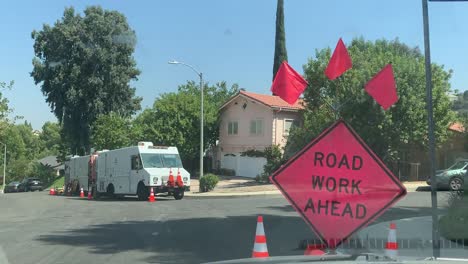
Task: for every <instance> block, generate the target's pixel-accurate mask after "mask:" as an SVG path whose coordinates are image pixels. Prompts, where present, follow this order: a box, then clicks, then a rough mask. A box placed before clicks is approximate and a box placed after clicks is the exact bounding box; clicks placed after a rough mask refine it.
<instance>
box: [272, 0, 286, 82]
mask: <svg viewBox="0 0 468 264" xmlns="http://www.w3.org/2000/svg"><path fill="white" fill-rule="evenodd" d="M287 60H288V52H287V51H286V33H285V31H284V0H278V3H277V6H276V35H275V57H274V60H273V80H274V79H275V76H276V72H278V69H279V67H280V65H281V63H282V62H283V61H287Z"/></svg>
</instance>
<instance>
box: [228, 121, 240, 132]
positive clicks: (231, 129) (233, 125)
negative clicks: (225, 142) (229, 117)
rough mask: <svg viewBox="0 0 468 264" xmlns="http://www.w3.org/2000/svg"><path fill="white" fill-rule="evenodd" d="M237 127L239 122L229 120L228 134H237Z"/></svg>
mask: <svg viewBox="0 0 468 264" xmlns="http://www.w3.org/2000/svg"><path fill="white" fill-rule="evenodd" d="M238 129H239V123H238V122H237V121H231V122H229V123H228V135H237V132H238Z"/></svg>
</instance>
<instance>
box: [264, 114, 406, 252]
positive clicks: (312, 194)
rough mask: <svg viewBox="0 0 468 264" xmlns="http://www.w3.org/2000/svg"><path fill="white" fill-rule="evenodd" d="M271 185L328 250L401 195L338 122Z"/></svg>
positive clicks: (385, 171)
mask: <svg viewBox="0 0 468 264" xmlns="http://www.w3.org/2000/svg"><path fill="white" fill-rule="evenodd" d="M271 180H272V182H273V183H274V184H275V185H276V186H277V187H278V189H280V191H281V192H282V193H283V195H284V196H285V197H286V198H287V199H288V201H289V202H290V203H291V205H292V206H293V207H294V208H295V209H296V211H297V212H298V213H299V214H300V215H301V216H302V217H303V218H304V219H305V221H306V222H307V223H308V224H309V225H310V227H311V228H312V230H313V231H314V232H315V234H316V235H317V236H318V237H319V238H320V239H321V240H322V241H323V243H324V244H325V245H326V246H327V247H328V248H330V249H335V248H336V247H337V246H338V245H339V244H340V243H342V242H343V241H344V240H346V239H347V238H349V237H350V236H351V235H352V234H353V233H354V232H356V231H357V230H358V229H360V228H362V227H364V226H366V225H367V224H369V223H370V222H371V221H372V220H374V219H376V218H377V217H378V216H379V215H381V214H382V213H383V212H384V211H385V210H386V209H388V208H389V207H390V206H391V205H393V204H394V203H395V202H396V201H398V200H399V199H400V198H402V197H403V196H404V195H405V194H406V189H405V187H404V186H403V185H402V184H401V183H400V181H399V180H398V178H397V177H395V176H394V175H393V174H392V172H391V171H390V170H389V169H388V168H387V167H386V166H385V165H384V163H383V162H382V161H381V160H380V159H379V158H378V157H377V155H375V154H374V152H372V150H371V149H370V148H369V147H368V146H367V145H366V144H365V143H364V141H363V140H362V139H361V138H360V137H359V136H358V135H357V134H356V132H354V130H353V129H352V128H351V127H350V126H349V125H348V124H346V123H345V122H344V121H343V120H339V121H337V122H336V123H334V124H333V125H332V126H330V127H329V128H327V129H326V130H325V131H323V132H322V133H321V134H320V135H319V136H318V137H316V138H315V139H314V140H313V141H312V142H310V143H309V144H308V145H307V146H305V147H304V149H302V150H301V151H300V152H299V153H298V154H296V156H294V157H293V158H291V159H290V160H289V161H288V162H287V163H286V164H285V165H284V166H282V167H281V168H280V169H278V170H277V171H276V172H275V173H274V174H273V175H272V176H271Z"/></svg>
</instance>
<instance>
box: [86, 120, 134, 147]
mask: <svg viewBox="0 0 468 264" xmlns="http://www.w3.org/2000/svg"><path fill="white" fill-rule="evenodd" d="M131 131H132V129H131V126H130V121H129V120H128V118H124V117H121V116H119V115H118V114H116V113H109V114H107V115H101V116H99V117H98V119H97V120H96V122H94V125H93V134H92V141H93V147H94V148H95V149H96V150H102V149H116V148H121V147H127V146H129V145H130V144H131V143H133V142H132V140H131V138H132V134H131Z"/></svg>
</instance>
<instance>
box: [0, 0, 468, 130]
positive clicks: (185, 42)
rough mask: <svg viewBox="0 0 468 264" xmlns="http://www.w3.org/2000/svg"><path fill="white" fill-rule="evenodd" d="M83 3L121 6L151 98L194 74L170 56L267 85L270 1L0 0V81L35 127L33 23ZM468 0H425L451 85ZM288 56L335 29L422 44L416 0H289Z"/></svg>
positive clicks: (463, 45) (319, 44)
mask: <svg viewBox="0 0 468 264" xmlns="http://www.w3.org/2000/svg"><path fill="white" fill-rule="evenodd" d="M89 5H101V6H102V7H103V8H106V9H113V10H118V11H120V12H122V13H123V14H125V15H126V16H127V18H128V22H129V23H130V25H131V27H132V28H133V29H134V30H135V31H136V34H137V39H138V43H137V46H136V51H135V58H136V60H137V63H138V68H139V69H140V70H141V71H142V74H141V75H140V77H139V80H138V81H137V82H135V83H134V84H133V85H134V86H135V87H136V88H137V94H138V95H139V96H142V97H143V104H142V107H150V106H151V105H152V103H153V101H154V99H155V98H156V97H157V96H158V95H159V94H161V93H164V92H171V91H175V90H176V89H177V86H178V85H180V84H182V83H185V82H186V80H194V79H196V78H197V76H196V75H195V74H194V73H193V72H191V71H190V69H188V68H185V67H182V66H179V65H169V64H167V61H168V60H171V59H176V60H180V61H184V62H186V63H189V64H192V65H193V66H195V67H196V68H198V69H199V70H200V71H202V72H203V73H204V76H205V78H206V80H207V81H208V82H210V83H215V82H218V81H222V80H225V81H227V82H228V84H232V83H238V84H239V85H240V86H241V87H243V88H246V89H247V90H249V91H254V92H259V93H268V92H269V88H270V85H271V76H272V60H273V52H274V36H275V14H276V0H230V1H227V0H197V1H192V0H171V1H159V0H157V1H155V0H151V1H150V0H139V1H112V0H108V1H91V0H87V1H63V0H60V1H59V0H48V1H23V0H15V1H2V2H1V3H0V10H2V15H1V16H0V32H1V33H2V34H1V36H2V37H1V38H0V39H1V41H0V81H10V80H14V81H15V86H14V89H13V90H11V91H7V92H5V95H6V96H7V97H8V98H9V100H10V102H11V106H12V107H13V108H14V110H15V112H14V113H15V114H16V115H20V116H24V119H25V120H28V121H29V122H31V123H32V125H33V127H34V128H35V129H40V127H41V126H42V124H43V123H44V122H45V121H48V120H52V121H56V118H55V117H54V116H53V114H52V113H51V112H50V108H49V106H48V105H47V104H46V103H45V99H44V96H43V95H42V93H41V91H40V87H38V86H35V85H34V82H33V80H32V78H31V77H30V76H29V73H30V72H31V70H32V65H31V61H32V58H33V48H32V45H33V41H32V39H31V31H32V30H34V29H36V30H39V29H41V28H42V24H44V23H47V24H53V23H54V22H55V21H56V20H57V19H59V18H60V17H61V16H62V14H63V10H64V7H66V6H74V7H75V9H76V10H77V11H78V12H82V10H83V9H84V8H85V7H86V6H89ZM466 14H468V3H429V15H430V30H431V51H432V60H433V62H436V63H440V64H443V65H445V66H446V68H449V69H453V70H454V74H453V78H452V82H451V83H452V89H458V90H466V89H467V88H468V74H467V73H468V60H467V58H468V29H467V28H466V26H465V25H467V24H468V16H466ZM285 28H286V45H287V49H288V57H289V63H290V64H291V66H292V67H294V68H296V70H298V71H299V72H300V73H302V65H303V64H304V63H305V62H306V61H307V58H309V57H312V56H313V55H314V53H315V50H316V49H321V48H325V47H334V46H335V45H336V42H337V40H338V38H340V37H342V38H343V40H344V42H345V43H349V42H350V41H351V40H352V38H354V37H359V36H363V37H364V38H366V39H370V40H375V39H379V38H387V39H394V38H399V39H400V41H402V42H404V43H406V44H408V45H410V46H419V47H421V50H422V47H423V34H422V11H421V1H420V0H354V1H348V0H313V1H312V0H285Z"/></svg>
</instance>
